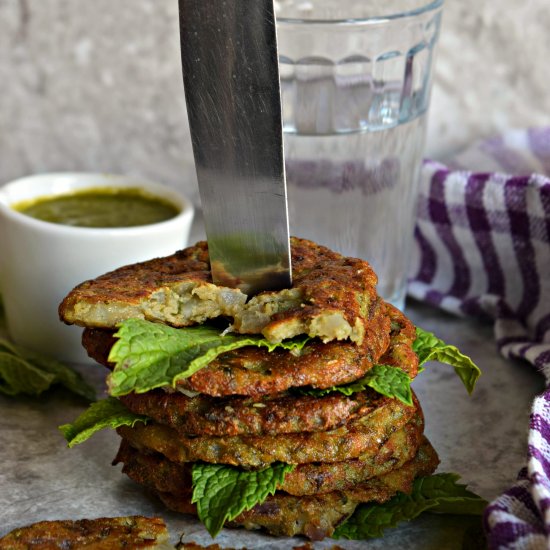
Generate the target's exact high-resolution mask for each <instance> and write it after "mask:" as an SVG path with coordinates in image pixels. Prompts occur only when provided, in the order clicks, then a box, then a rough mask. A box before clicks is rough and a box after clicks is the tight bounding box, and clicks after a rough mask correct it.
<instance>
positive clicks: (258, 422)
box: [119, 390, 389, 436]
mask: <svg viewBox="0 0 550 550" xmlns="http://www.w3.org/2000/svg"><path fill="white" fill-rule="evenodd" d="M119 399H120V401H122V403H124V405H125V407H127V408H128V409H129V410H131V411H132V412H134V413H136V414H143V415H146V416H148V417H149V418H152V419H153V420H154V421H155V422H158V423H159V424H164V425H165V426H170V427H171V428H174V429H175V430H176V431H177V432H178V433H180V434H186V435H216V436H225V435H229V436H233V435H276V434H284V433H298V432H324V431H327V430H330V429H333V428H336V427H338V426H341V425H343V424H346V423H347V422H349V421H351V420H353V419H354V418H357V417H362V416H365V415H366V414H367V413H368V412H370V411H373V410H374V409H375V408H377V407H378V406H380V405H381V404H382V403H383V402H384V401H386V400H388V399H389V398H388V397H384V396H382V395H380V394H379V393H376V392H375V391H364V392H359V393H355V394H353V395H350V396H346V395H343V394H341V393H332V394H329V395H325V396H323V397H313V396H309V395H290V394H282V395H281V394H279V395H275V396H273V395H267V396H263V397H259V398H251V397H225V398H212V397H208V396H205V395H202V394H201V395H197V396H196V397H187V396H186V395H183V394H181V393H177V392H176V393H167V392H165V391H163V390H155V391H150V392H147V393H142V394H135V393H132V394H129V395H125V396H123V397H120V398H119Z"/></svg>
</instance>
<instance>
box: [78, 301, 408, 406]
mask: <svg viewBox="0 0 550 550" xmlns="http://www.w3.org/2000/svg"><path fill="white" fill-rule="evenodd" d="M377 323H378V327H377V328H376V329H375V328H374V326H373V327H371V328H372V331H371V329H369V330H368V331H367V333H366V334H367V336H366V338H365V340H364V342H363V344H362V345H361V346H357V345H355V344H352V343H351V342H329V343H327V344H323V343H322V342H320V341H318V340H312V341H311V342H309V343H308V344H306V346H305V347H304V348H303V350H302V351H301V353H300V354H298V355H294V354H292V353H289V352H288V351H286V350H275V351H273V352H269V351H267V350H266V349H265V348H255V347H244V348H240V349H237V350H234V351H231V352H228V353H224V354H222V355H220V356H219V357H217V358H216V359H215V360H214V361H212V362H211V363H210V364H209V365H207V366H206V367H204V368H203V369H201V370H200V371H198V372H197V373H195V374H194V375H193V376H191V377H190V378H187V379H185V380H182V381H181V382H180V384H179V387H181V388H183V389H187V390H192V391H197V392H199V393H203V394H206V395H211V396H214V397H223V396H228V395H248V396H252V397H258V396H261V395H265V394H276V393H280V392H283V391H286V390H288V389H289V388H292V387H299V386H313V387H315V388H328V387H331V386H337V385H341V384H346V383H349V382H353V381H355V380H357V379H358V378H361V377H362V376H364V375H365V374H366V372H367V371H368V370H369V369H370V368H372V364H373V363H374V362H378V363H383V364H391V365H395V366H398V367H400V368H401V369H402V370H404V371H405V372H407V374H408V375H409V376H410V377H411V378H414V376H416V374H417V370H418V358H417V356H416V354H415V353H414V352H413V350H412V343H413V342H414V338H415V336H414V335H415V328H414V325H413V324H412V323H411V322H410V321H409V320H408V319H407V318H406V317H405V316H404V315H403V314H402V313H401V312H400V311H399V310H397V309H395V308H393V307H392V306H389V305H388V304H385V303H381V304H380V307H379V311H378V313H377ZM390 328H391V334H390ZM114 342H115V339H114V338H113V336H112V332H109V331H103V330H99V329H86V330H85V331H84V334H83V336H82V344H83V345H84V347H85V348H86V350H87V352H88V355H90V357H92V358H93V359H94V360H96V361H97V362H99V363H101V364H102V365H105V366H107V367H112V365H110V364H109V362H108V360H107V357H108V355H109V350H110V349H111V347H112V346H113V344H114ZM394 342H395V347H393V346H394ZM388 346H389V347H388ZM383 352H384V354H383V355H382V353H383ZM381 355H382V356H381Z"/></svg>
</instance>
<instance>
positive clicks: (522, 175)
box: [409, 128, 550, 549]
mask: <svg viewBox="0 0 550 550" xmlns="http://www.w3.org/2000/svg"><path fill="white" fill-rule="evenodd" d="M415 237H416V247H415V251H414V253H413V255H414V261H413V266H412V270H411V272H410V273H411V279H410V281H409V294H410V295H411V296H413V297H415V298H418V299H420V300H424V301H426V302H429V303H431V304H434V305H436V306H438V307H441V308H443V309H446V310H448V311H451V312H454V313H458V314H464V315H472V316H476V317H484V318H489V319H491V320H493V321H494V331H495V338H496V341H497V346H498V348H499V350H500V352H501V353H502V354H503V355H504V356H505V357H508V358H510V357H515V358H520V359H524V360H527V361H529V362H530V363H531V364H532V365H533V366H535V367H536V368H537V369H538V370H539V371H540V372H541V373H542V374H544V376H545V377H546V383H547V389H546V391H545V392H544V393H543V394H542V395H541V396H538V397H536V398H535V400H534V403H533V409H532V414H531V421H530V430H529V441H528V457H527V465H526V467H525V468H523V469H522V470H521V472H520V473H519V476H518V480H517V482H516V484H515V485H514V486H513V487H512V488H511V489H509V490H508V491H506V492H505V493H504V494H503V495H501V496H500V497H499V498H497V499H495V500H494V501H493V502H491V504H490V505H489V507H488V508H487V510H486V512H485V518H484V522H485V528H486V532H487V536H488V541H489V546H490V548H498V549H538V548H550V128H540V129H530V130H526V131H511V132H509V133H506V134H504V135H502V136H498V137H495V138H493V139H489V140H486V141H482V142H479V143H477V144H476V145H475V146H473V147H472V148H470V149H468V150H467V151H465V152H464V153H462V154H461V155H459V156H458V157H456V158H455V159H453V161H452V163H449V164H447V165H443V164H440V163H438V162H433V161H427V162H426V163H425V164H424V167H423V178H422V183H421V193H420V203H419V213H418V223H417V227H416V233H415Z"/></svg>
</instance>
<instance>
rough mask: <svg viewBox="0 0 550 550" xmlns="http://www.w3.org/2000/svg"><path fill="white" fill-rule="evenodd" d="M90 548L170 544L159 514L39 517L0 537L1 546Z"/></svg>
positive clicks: (16, 549) (14, 549)
mask: <svg viewBox="0 0 550 550" xmlns="http://www.w3.org/2000/svg"><path fill="white" fill-rule="evenodd" d="M61 548H66V549H70V548H75V549H76V548H90V549H94V550H117V549H123V548H132V549H136V550H138V549H146V548H158V549H159V550H160V549H161V548H164V549H169V548H172V549H173V548H174V547H173V546H171V545H170V544H169V541H168V531H167V529H166V525H165V524H164V521H163V520H162V519H160V518H146V517H143V516H128V517H116V518H98V519H79V520H74V521H73V520H58V521H40V522H38V523H34V524H32V525H29V526H27V527H21V528H19V529H15V530H13V531H12V532H11V533H8V534H7V535H6V536H5V537H3V538H2V539H0V549H1V550H58V549H61Z"/></svg>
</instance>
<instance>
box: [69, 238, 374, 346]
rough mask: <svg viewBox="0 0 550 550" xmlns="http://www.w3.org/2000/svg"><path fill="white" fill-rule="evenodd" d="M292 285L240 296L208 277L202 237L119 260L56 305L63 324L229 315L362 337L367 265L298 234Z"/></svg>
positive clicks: (236, 321)
mask: <svg viewBox="0 0 550 550" xmlns="http://www.w3.org/2000/svg"><path fill="white" fill-rule="evenodd" d="M291 253H292V270H293V285H292V288H290V289H284V290H281V291H279V292H270V291H268V292H261V293H259V294H258V295H256V296H254V297H253V298H252V299H251V300H250V301H249V302H248V303H246V300H247V298H248V297H247V296H246V295H245V294H243V293H242V292H241V291H240V290H238V289H233V288H228V287H222V286H216V285H214V284H213V283H212V279H211V275H210V263H209V257H208V246H207V244H206V243H204V242H201V243H198V244H197V245H195V246H192V247H189V248H186V249H185V250H182V251H180V252H176V253H175V254H174V255H172V256H169V257H166V258H156V259H154V260H150V261H147V262H142V263H138V264H134V265H130V266H125V267H122V268H120V269H117V270H115V271H112V272H110V273H107V274H105V275H102V276H100V277H98V278H96V279H93V280H90V281H86V282H84V283H82V284H80V285H78V286H77V287H76V288H75V289H73V290H72V291H71V292H70V294H69V295H68V296H67V297H66V298H65V299H64V300H63V302H62V303H61V305H60V307H59V314H60V317H61V319H62V320H63V321H64V322H65V323H67V324H77V325H81V326H85V327H98V328H114V327H116V325H117V324H119V323H120V322H122V321H124V320H126V319H130V318H137V319H147V320H150V321H157V322H162V323H166V324H169V325H172V326H176V327H182V326H190V325H194V324H198V323H203V322H204V321H206V320H207V319H213V318H217V317H221V316H223V317H229V318H230V319H232V320H233V330H235V331H236V332H239V333H242V334H260V333H261V334H263V335H264V337H265V338H266V339H267V340H269V341H270V342H280V341H282V340H284V339H287V338H292V337H294V336H296V335H298V334H308V335H310V336H312V337H319V338H320V339H321V340H323V341H324V342H328V341H331V340H345V339H350V340H351V341H353V342H355V343H357V344H361V343H362V342H363V338H364V336H365V332H366V331H367V329H368V326H369V323H370V321H371V318H372V308H373V307H375V302H376V288H375V287H376V282H377V279H376V275H375V274H374V272H373V270H372V268H371V267H370V265H369V264H368V263H367V262H365V261H363V260H359V259H356V258H346V257H344V256H342V255H340V254H337V253H336V252H332V251H330V250H329V249H328V248H325V247H323V246H320V245H317V244H315V243H313V242H311V241H307V240H304V239H297V238H292V239H291Z"/></svg>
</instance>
